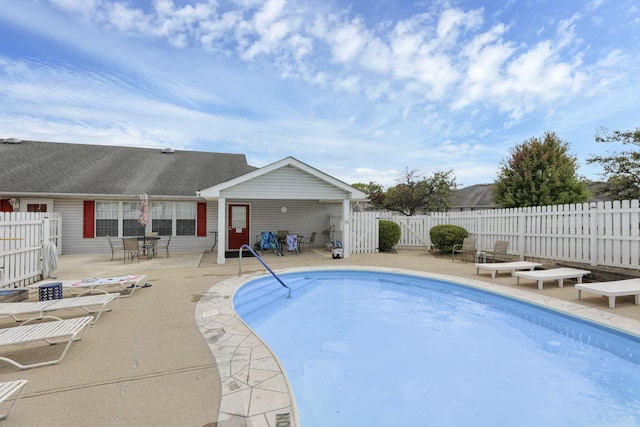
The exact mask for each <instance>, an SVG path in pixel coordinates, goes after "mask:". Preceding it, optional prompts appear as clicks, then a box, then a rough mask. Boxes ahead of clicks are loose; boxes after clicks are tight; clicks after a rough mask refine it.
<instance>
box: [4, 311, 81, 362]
mask: <svg viewBox="0 0 640 427" xmlns="http://www.w3.org/2000/svg"><path fill="white" fill-rule="evenodd" d="M45 317H46V316H45ZM49 318H50V319H53V321H51V322H44V323H28V322H30V320H27V321H26V322H25V323H23V324H22V325H20V326H15V327H13V328H3V329H0V347H13V346H21V345H25V344H31V343H35V342H38V341H44V342H46V343H47V344H63V343H66V346H65V348H64V349H63V350H62V354H61V355H60V356H59V357H58V358H53V359H49V360H46V361H42V362H33V361H32V363H29V364H26V365H23V364H22V363H20V362H18V361H16V360H14V359H12V358H11V357H9V355H11V353H9V355H8V356H0V361H4V362H7V363H10V364H12V365H13V366H15V367H17V368H19V369H30V368H37V367H40V366H47V365H56V364H58V363H60V361H61V360H62V359H63V358H64V356H65V355H66V354H67V351H68V350H69V347H71V344H72V343H73V342H74V341H78V340H80V339H82V337H83V336H84V334H85V332H86V330H87V329H89V325H91V322H93V316H85V317H74V318H71V319H64V320H63V319H60V318H57V317H49Z"/></svg>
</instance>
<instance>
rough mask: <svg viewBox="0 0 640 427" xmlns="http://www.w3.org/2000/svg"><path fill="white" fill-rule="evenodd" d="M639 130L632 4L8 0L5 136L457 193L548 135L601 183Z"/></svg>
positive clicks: (636, 11)
mask: <svg viewBox="0 0 640 427" xmlns="http://www.w3.org/2000/svg"><path fill="white" fill-rule="evenodd" d="M637 127H640V3H638V2H637V0H585V1H578V0H564V1H557V0H538V1H536V0H505V1H495V0H442V1H438V0H434V1H430V0H416V1H412V0H353V1H346V0H199V1H196V0H155V1H149V0H147V1H137V0H120V1H112V0H0V138H19V139H25V140H39V141H53V142H68V143H82V144H101V145H115V146H135V147H147V148H158V149H163V148H173V149H174V150H194V151H208V152H224V153H241V154H245V155H246V157H247V161H248V163H249V164H250V165H253V166H256V167H261V166H264V165H267V164H270V163H273V162H276V161H278V160H281V159H283V158H285V157H288V156H292V157H295V158H296V159H298V160H300V161H302V162H304V163H306V164H308V165H310V166H312V167H314V168H317V169H319V170H321V171H323V172H325V173H327V174H329V175H331V176H333V177H335V178H338V179H340V180H342V181H344V182H346V183H348V184H353V183H369V182H375V183H378V184H380V185H382V186H383V187H385V188H386V187H389V186H392V185H395V184H397V183H398V180H401V179H402V178H403V177H405V175H406V172H407V171H414V172H415V174H416V175H417V176H422V177H430V176H431V175H432V174H434V173H436V172H441V171H451V172H452V176H453V177H454V178H455V180H456V183H457V185H458V186H459V187H466V186H469V185H474V184H484V183H491V182H494V181H495V180H496V178H497V176H498V172H499V168H500V165H501V164H502V163H503V162H504V161H505V160H506V159H508V158H509V156H510V153H511V150H512V149H513V148H514V147H516V146H517V145H519V144H522V143H523V142H525V141H526V140H528V139H530V138H532V137H538V138H540V137H542V136H543V135H544V133H545V132H547V131H551V132H555V133H556V134H557V135H558V136H559V137H560V138H561V139H562V140H563V141H564V142H566V143H567V144H568V145H569V154H570V155H573V156H575V157H576V158H577V161H578V170H577V172H578V174H579V175H580V176H582V177H585V178H587V179H594V180H597V179H601V178H602V177H601V175H600V173H601V172H602V169H601V168H600V167H599V166H598V165H588V164H587V163H586V159H587V158H589V157H591V156H593V155H605V154H607V153H609V154H610V153H613V152H617V151H621V150H623V149H625V148H629V147H625V146H620V145H612V144H603V143H597V142H595V134H596V132H597V130H598V129H600V128H605V129H609V130H610V131H613V130H631V129H635V128H637Z"/></svg>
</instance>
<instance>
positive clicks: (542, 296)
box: [0, 249, 640, 427]
mask: <svg viewBox="0 0 640 427" xmlns="http://www.w3.org/2000/svg"><path fill="white" fill-rule="evenodd" d="M110 258H111V255H110V254H108V255H107V254H104V255H97V256H96V255H64V256H61V257H60V259H59V265H58V269H57V270H56V272H55V273H54V274H55V275H56V276H57V278H58V279H60V280H65V279H84V278H89V277H107V276H121V275H126V274H146V275H148V278H147V279H146V282H148V283H151V284H152V286H151V287H149V288H144V289H139V290H137V291H136V292H135V295H133V296H132V297H131V298H124V299H121V300H120V301H118V303H117V305H116V306H115V308H114V310H113V312H110V313H105V314H103V315H102V317H101V319H100V321H99V322H97V323H96V324H94V325H93V326H91V329H90V330H88V331H87V333H86V335H85V337H84V339H83V340H82V341H80V342H77V343H75V344H74V345H73V346H72V347H71V349H70V350H69V352H68V354H67V355H66V357H65V359H64V360H62V362H61V363H60V364H58V365H54V366H48V367H42V368H36V369H31V370H26V371H19V370H17V369H16V368H14V367H12V366H10V365H8V364H1V365H0V374H1V375H2V377H1V378H2V380H1V381H11V380H17V379H26V380H29V384H27V386H26V389H25V392H24V394H23V396H22V399H21V400H20V402H19V403H18V406H17V407H16V409H15V410H14V412H13V413H12V414H11V416H10V417H9V419H8V420H7V421H5V425H7V426H10V425H16V426H18V425H20V426H22V425H45V424H46V425H47V426H67V425H92V426H96V425H105V426H106V425H109V426H116V425H122V426H129V425H138V426H147V425H148V426H152V425H153V426H155V425H167V426H171V425H175V426H178V425H180V426H182V425H199V426H207V425H208V426H214V425H220V426H227V427H229V426H236V425H245V424H238V423H237V420H236V422H233V423H231V422H229V423H227V422H224V423H220V424H217V421H218V415H219V411H220V403H221V397H222V395H223V390H222V384H221V379H220V375H219V371H218V366H217V362H216V359H215V358H214V355H213V354H212V352H211V350H210V347H209V344H208V343H207V342H206V341H205V339H204V338H203V336H202V334H201V332H200V330H199V328H198V325H197V322H196V306H197V303H198V302H199V300H200V297H201V296H202V295H203V294H205V293H207V292H208V291H212V290H215V286H216V285H217V284H219V283H221V282H223V281H225V280H227V279H230V278H234V277H237V276H238V263H239V260H238V259H228V260H227V263H226V264H225V265H217V264H216V254H215V252H214V253H211V252H205V253H172V254H171V257H170V258H164V257H160V258H154V259H152V260H149V261H147V260H141V261H140V263H139V264H138V263H137V262H133V263H131V262H127V263H126V264H123V262H122V258H121V257H120V258H119V259H114V260H113V261H112V262H111V261H110ZM264 260H265V262H266V263H267V264H268V265H269V266H270V267H271V268H272V269H273V270H274V271H276V272H278V270H282V269H289V268H300V267H323V266H326V267H328V268H332V267H335V268H340V267H345V266H353V267H356V266H364V267H367V266H369V267H386V268H389V269H397V270H415V271H420V272H429V273H435V274H441V275H446V276H455V277H459V278H461V279H462V280H463V281H478V280H479V281H482V282H485V283H486V284H488V285H487V286H493V284H496V285H500V286H503V287H504V288H505V289H512V292H515V293H517V294H518V295H527V294H531V295H532V297H533V298H534V299H538V300H540V301H545V300H549V301H551V299H550V298H549V297H551V298H554V299H558V300H561V301H566V302H570V303H575V304H578V303H579V304H580V306H581V307H584V313H586V314H589V315H592V316H594V318H598V319H601V320H603V321H608V322H613V323H611V324H613V325H616V326H617V327H621V328H622V327H625V328H626V327H629V328H631V329H634V330H636V331H639V330H640V329H638V325H640V307H639V306H636V305H634V304H633V297H624V298H620V299H619V300H618V301H617V304H616V308H615V309H610V308H609V307H608V300H607V298H605V297H598V296H595V295H583V299H582V300H580V301H578V300H577V299H576V292H575V289H574V286H573V283H574V282H573V281H567V282H566V283H565V286H564V287H563V288H559V287H557V286H554V285H548V286H545V288H544V289H543V290H538V289H537V286H536V283H535V282H529V281H521V283H520V284H519V285H517V286H516V279H515V277H511V276H510V275H509V274H498V277H496V278H491V275H490V273H486V272H481V274H479V275H478V274H476V269H475V268H474V265H473V263H463V262H459V261H458V262H455V263H452V262H451V258H450V257H437V256H433V255H431V254H429V253H427V252H426V251H420V250H406V251H402V250H401V251H400V252H399V253H397V254H367V255H352V256H351V258H348V259H337V260H334V259H332V258H331V254H330V253H329V252H326V251H324V250H320V249H317V250H316V251H315V252H311V251H305V252H304V253H303V254H301V255H295V254H289V255H287V256H284V257H276V256H275V255H273V254H267V253H265V256H264ZM242 272H243V275H255V274H258V273H263V272H264V267H262V265H261V264H260V263H259V262H258V261H257V260H256V259H254V258H243V259H242ZM37 298H38V295H37V292H35V291H34V292H32V293H31V297H30V299H31V300H37ZM552 305H553V304H552ZM593 309H596V310H593ZM79 314H80V312H79V311H74V312H68V313H67V312H63V313H62V315H61V316H60V317H73V316H77V315H79ZM1 322H2V324H1V326H2V327H7V326H14V325H15V324H16V323H15V322H14V321H13V320H11V319H8V318H5V319H1ZM636 333H637V332H636ZM57 347H59V346H49V347H46V348H43V347H41V348H42V351H40V350H36V351H33V350H30V351H29V350H18V351H15V352H13V353H12V354H14V355H15V356H16V357H22V358H23V359H28V358H38V357H42V356H43V354H42V353H43V352H55V351H58V350H59V349H58V348H57ZM246 425H253V424H246ZM273 425H275V421H274V424H273Z"/></svg>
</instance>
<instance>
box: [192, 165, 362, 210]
mask: <svg viewBox="0 0 640 427" xmlns="http://www.w3.org/2000/svg"><path fill="white" fill-rule="evenodd" d="M286 166H293V167H296V168H298V169H300V170H302V171H304V172H306V173H308V174H309V175H312V176H315V177H316V178H318V179H320V180H322V181H325V182H327V183H329V184H331V185H333V186H335V187H338V188H339V189H341V190H343V191H345V192H347V193H348V194H349V199H351V200H366V199H367V195H366V194H365V193H364V192H362V191H360V190H358V189H357V188H355V187H352V186H350V185H349V184H346V183H344V182H342V181H340V180H339V179H336V178H334V177H332V176H330V175H327V174H326V173H324V172H321V171H319V170H318V169H315V168H313V167H311V166H309V165H307V164H306V163H302V162H301V161H299V160H297V159H294V158H293V157H286V158H284V159H282V160H279V161H277V162H275V163H271V164H270V165H267V166H264V167H261V168H260V169H256V170H254V171H251V172H249V173H246V174H244V175H241V176H239V177H236V178H233V179H230V180H229V181H225V182H222V183H220V184H218V185H214V186H213V187H209V188H205V189H203V190H200V191H199V192H198V193H197V194H198V195H199V196H200V197H203V198H205V199H207V200H215V199H217V198H219V197H220V193H221V192H222V191H224V190H226V189H228V188H231V187H234V186H236V185H238V184H242V183H243V182H247V181H250V180H252V179H255V178H258V177H260V176H262V175H265V174H267V173H269V172H272V171H274V170H277V169H280V168H283V167H286Z"/></svg>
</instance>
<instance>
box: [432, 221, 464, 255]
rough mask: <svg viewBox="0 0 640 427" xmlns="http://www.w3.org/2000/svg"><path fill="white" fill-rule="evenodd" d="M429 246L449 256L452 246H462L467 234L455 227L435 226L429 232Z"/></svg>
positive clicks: (460, 228)
mask: <svg viewBox="0 0 640 427" xmlns="http://www.w3.org/2000/svg"><path fill="white" fill-rule="evenodd" d="M429 236H430V237H431V244H432V245H433V246H435V248H436V249H438V250H439V251H440V252H442V253H446V254H450V253H451V252H452V251H453V246H454V245H459V244H462V241H463V240H464V238H465V237H467V236H469V232H468V231H467V230H465V229H464V228H462V227H459V226H457V225H436V226H435V227H431V231H429Z"/></svg>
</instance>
